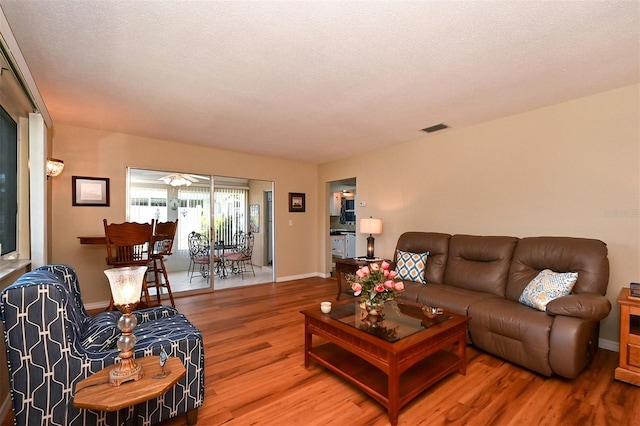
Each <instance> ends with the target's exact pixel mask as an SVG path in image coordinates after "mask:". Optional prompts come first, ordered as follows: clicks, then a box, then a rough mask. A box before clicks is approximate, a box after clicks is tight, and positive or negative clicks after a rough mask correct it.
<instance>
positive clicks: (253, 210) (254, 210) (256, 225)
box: [249, 204, 260, 234]
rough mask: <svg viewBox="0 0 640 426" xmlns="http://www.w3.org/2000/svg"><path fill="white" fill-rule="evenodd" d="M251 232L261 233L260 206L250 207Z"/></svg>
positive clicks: (253, 205)
mask: <svg viewBox="0 0 640 426" xmlns="http://www.w3.org/2000/svg"><path fill="white" fill-rule="evenodd" d="M249 232H251V233H253V234H257V233H258V232H260V204H251V205H250V206H249Z"/></svg>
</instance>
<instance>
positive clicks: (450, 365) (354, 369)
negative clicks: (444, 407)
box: [309, 343, 460, 408]
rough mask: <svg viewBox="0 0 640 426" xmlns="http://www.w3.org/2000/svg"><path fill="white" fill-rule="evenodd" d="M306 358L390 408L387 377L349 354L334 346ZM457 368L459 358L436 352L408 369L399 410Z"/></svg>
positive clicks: (316, 349) (402, 382) (402, 377)
mask: <svg viewBox="0 0 640 426" xmlns="http://www.w3.org/2000/svg"><path fill="white" fill-rule="evenodd" d="M309 356H310V357H311V358H312V359H313V360H315V361H316V362H317V363H318V364H320V365H322V366H323V367H325V368H327V369H329V370H331V371H333V372H334V373H336V374H338V375H339V376H341V377H343V378H345V379H347V380H349V381H351V382H353V383H354V384H356V385H358V386H359V387H360V388H361V389H362V390H364V391H365V392H367V393H368V394H369V395H370V396H371V397H373V398H374V399H375V400H376V401H378V402H379V403H380V404H382V405H383V406H384V407H387V408H388V407H389V386H388V384H389V381H388V376H387V375H386V374H385V373H384V372H382V371H380V370H379V369H378V368H376V367H375V366H373V365H371V364H369V363H368V362H366V361H364V360H363V359H361V358H359V357H358V356H356V355H354V354H352V353H351V352H349V351H347V350H345V349H342V348H341V347H340V346H338V345H336V344H333V343H325V344H322V345H320V346H316V347H314V348H313V349H312V350H311V352H310V353H309ZM459 368H460V360H459V359H458V357H457V356H456V355H455V354H453V353H451V352H448V351H438V352H436V353H434V354H433V355H431V356H429V357H427V358H425V359H423V360H422V361H420V362H418V363H417V364H415V365H413V366H412V367H410V368H409V369H408V370H407V371H405V372H404V373H403V374H401V375H400V378H399V389H400V392H399V396H398V397H399V398H398V402H399V404H398V405H399V406H398V408H402V407H403V406H405V405H406V404H407V403H409V402H410V401H411V400H412V399H413V398H415V397H416V396H417V395H419V394H420V393H422V392H423V391H424V390H426V389H428V388H430V387H431V386H433V385H434V384H436V383H437V382H439V381H440V380H442V379H443V378H444V377H446V376H448V375H449V374H451V373H453V372H454V371H456V370H458V369H459Z"/></svg>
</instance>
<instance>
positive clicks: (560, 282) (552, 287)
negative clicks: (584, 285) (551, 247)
mask: <svg viewBox="0 0 640 426" xmlns="http://www.w3.org/2000/svg"><path fill="white" fill-rule="evenodd" d="M577 279H578V273H577V272H565V273H559V272H554V271H552V270H550V269H544V270H542V271H540V273H539V274H538V275H537V276H536V277H535V278H534V279H533V280H531V282H530V283H529V284H528V285H527V286H526V287H525V288H524V290H523V291H522V294H521V295H520V298H519V299H518V302H520V303H522V304H523V305H526V306H529V307H531V308H535V309H537V310H539V311H543V312H544V311H546V310H547V303H549V302H551V301H552V300H555V299H558V298H560V297H564V296H568V295H569V293H571V289H572V288H573V286H574V284H575V283H576V280H577Z"/></svg>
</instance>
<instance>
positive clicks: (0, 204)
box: [0, 108, 18, 256]
mask: <svg viewBox="0 0 640 426" xmlns="http://www.w3.org/2000/svg"><path fill="white" fill-rule="evenodd" d="M17 221H18V126H17V124H16V122H15V121H14V120H13V119H12V118H11V116H10V115H9V114H8V113H7V112H6V111H5V110H4V108H0V244H2V252H1V253H0V256H1V255H4V254H8V253H12V252H15V251H17V250H18V222H17Z"/></svg>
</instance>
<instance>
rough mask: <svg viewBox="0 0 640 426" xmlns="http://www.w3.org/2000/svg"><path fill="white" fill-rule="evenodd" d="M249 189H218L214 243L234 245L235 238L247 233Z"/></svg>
mask: <svg viewBox="0 0 640 426" xmlns="http://www.w3.org/2000/svg"><path fill="white" fill-rule="evenodd" d="M248 195H249V191H248V189H247V188H234V187H216V188H215V189H214V191H213V201H214V211H213V217H214V225H213V231H214V236H213V238H214V241H222V242H224V243H226V244H230V243H233V236H234V235H235V234H236V233H238V232H239V231H243V232H246V231H247V220H248V215H247V209H248V206H247V199H248Z"/></svg>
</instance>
